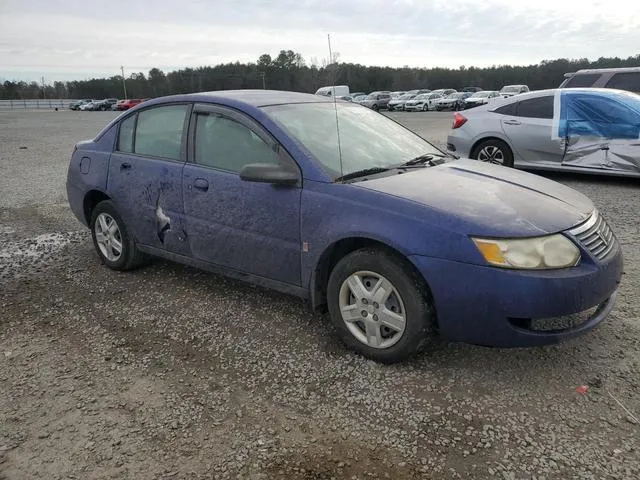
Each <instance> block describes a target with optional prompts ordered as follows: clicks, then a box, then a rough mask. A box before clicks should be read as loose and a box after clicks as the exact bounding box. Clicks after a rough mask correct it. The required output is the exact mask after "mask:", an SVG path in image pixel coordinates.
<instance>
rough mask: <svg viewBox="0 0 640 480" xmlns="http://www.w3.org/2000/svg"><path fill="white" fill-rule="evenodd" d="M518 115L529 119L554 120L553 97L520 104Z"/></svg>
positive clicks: (523, 101) (529, 100) (528, 100)
mask: <svg viewBox="0 0 640 480" xmlns="http://www.w3.org/2000/svg"><path fill="white" fill-rule="evenodd" d="M516 115H517V116H518V117H527V118H549V119H551V118H553V95H548V96H546V97H538V98H529V99H527V100H522V101H520V102H518V106H517V111H516Z"/></svg>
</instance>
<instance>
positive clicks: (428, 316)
mask: <svg viewBox="0 0 640 480" xmlns="http://www.w3.org/2000/svg"><path fill="white" fill-rule="evenodd" d="M405 262H406V261H405V260H403V259H401V258H399V257H398V256H397V255H395V254H393V253H391V252H388V251H385V250H382V249H376V248H364V249H361V250H356V251H354V252H351V253H350V254H348V255H346V256H345V257H343V258H342V259H340V260H339V261H338V263H337V264H336V265H335V267H334V268H333V270H332V271H331V274H330V276H329V281H328V284H327V302H328V309H329V316H330V318H331V321H332V322H333V324H334V326H335V327H336V330H337V331H338V335H339V336H340V339H341V340H342V342H343V343H344V344H345V345H346V346H347V347H348V348H350V349H352V350H354V351H356V352H358V353H360V354H361V355H363V356H365V357H368V358H370V359H372V360H375V361H377V362H381V363H395V362H400V361H403V360H405V359H407V358H409V357H411V356H413V355H415V354H416V353H418V352H419V351H421V350H422V349H423V348H424V347H425V346H426V345H427V343H428V341H429V339H430V338H431V337H433V335H435V331H436V320H435V309H434V308H433V302H432V300H431V295H430V294H429V292H428V287H427V285H426V283H425V281H424V279H423V278H422V277H420V276H419V275H417V274H416V273H415V272H414V271H413V270H412V269H411V268H410V267H409V266H408V265H407V264H406V263H405ZM359 271H369V272H373V273H375V274H378V275H382V276H383V277H385V278H386V279H388V280H389V282H391V283H392V284H393V287H395V289H396V291H397V292H398V294H399V296H400V297H401V301H402V304H403V305H404V313H405V317H406V322H405V327H404V331H403V332H402V333H401V334H400V333H399V334H398V335H401V337H400V338H399V340H397V342H396V343H395V344H393V345H391V346H389V347H387V348H375V347H371V346H369V345H367V344H365V343H363V342H361V341H360V340H358V339H357V338H356V337H355V336H354V334H352V333H351V331H350V330H349V329H348V328H347V326H346V324H345V321H344V320H343V319H342V315H341V312H340V290H341V287H342V284H343V283H344V282H345V281H346V280H347V278H349V277H350V276H351V275H353V274H354V273H356V272H359Z"/></svg>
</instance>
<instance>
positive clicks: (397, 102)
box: [387, 93, 416, 111]
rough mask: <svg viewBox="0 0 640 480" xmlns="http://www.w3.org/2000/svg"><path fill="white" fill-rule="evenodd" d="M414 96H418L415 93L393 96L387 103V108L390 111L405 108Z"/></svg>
mask: <svg viewBox="0 0 640 480" xmlns="http://www.w3.org/2000/svg"><path fill="white" fill-rule="evenodd" d="M414 98H416V94H415V93H405V94H404V95H400V96H399V97H398V98H392V99H391V100H390V101H389V103H388V104H387V108H388V109H389V111H393V110H404V104H405V103H407V102H408V101H409V100H413V99H414Z"/></svg>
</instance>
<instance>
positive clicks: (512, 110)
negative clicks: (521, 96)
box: [494, 103, 518, 116]
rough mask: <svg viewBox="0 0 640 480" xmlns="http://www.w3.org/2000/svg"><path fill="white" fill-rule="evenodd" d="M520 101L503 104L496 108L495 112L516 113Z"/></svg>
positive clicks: (503, 113)
mask: <svg viewBox="0 0 640 480" xmlns="http://www.w3.org/2000/svg"><path fill="white" fill-rule="evenodd" d="M517 106H518V103H510V104H509V105H503V106H501V107H498V108H496V109H495V110H494V112H496V113H499V114H500V115H512V116H515V114H516V107H517Z"/></svg>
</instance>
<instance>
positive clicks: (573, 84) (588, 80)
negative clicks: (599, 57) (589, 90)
mask: <svg viewBox="0 0 640 480" xmlns="http://www.w3.org/2000/svg"><path fill="white" fill-rule="evenodd" d="M599 78H600V74H599V73H588V74H587V73H584V74H582V75H581V74H576V75H574V76H573V77H571V78H570V79H569V81H568V82H567V83H566V84H565V87H566V88H581V87H590V86H591V85H593V84H594V83H596V81H597V80H598V79H599Z"/></svg>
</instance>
